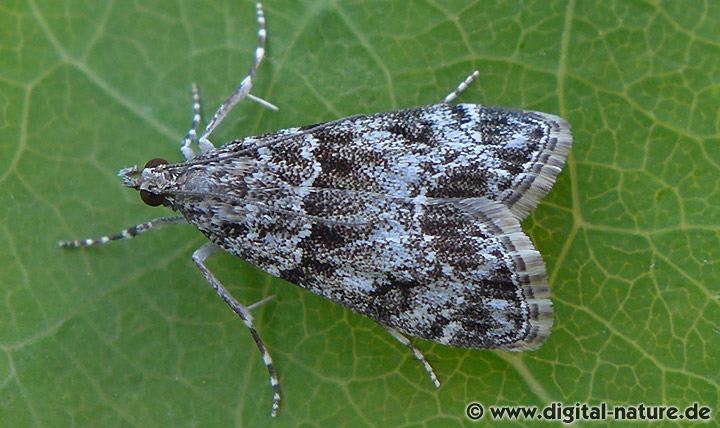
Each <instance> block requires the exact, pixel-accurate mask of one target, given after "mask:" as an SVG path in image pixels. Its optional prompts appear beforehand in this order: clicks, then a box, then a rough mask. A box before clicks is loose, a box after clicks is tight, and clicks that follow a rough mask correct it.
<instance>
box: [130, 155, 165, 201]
mask: <svg viewBox="0 0 720 428" xmlns="http://www.w3.org/2000/svg"><path fill="white" fill-rule="evenodd" d="M167 164H168V161H166V160H165V159H160V158H155V159H150V160H149V161H147V163H146V164H145V166H144V167H143V168H142V170H138V167H137V166H131V167H127V168H123V169H121V170H120V172H119V173H118V175H119V176H120V178H122V181H123V184H124V185H125V186H127V187H130V188H133V189H135V190H138V191H139V192H140V199H142V201H143V202H145V203H146V204H147V205H150V206H151V207H157V206H159V205H163V204H164V203H165V195H164V194H163V192H162V186H161V185H160V184H161V183H163V182H164V180H163V175H164V174H163V172H164V170H165V169H166V168H165V167H164V165H167Z"/></svg>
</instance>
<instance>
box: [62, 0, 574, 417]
mask: <svg viewBox="0 0 720 428" xmlns="http://www.w3.org/2000/svg"><path fill="white" fill-rule="evenodd" d="M257 21H258V26H259V31H258V39H259V43H258V47H257V49H256V53H255V58H254V62H253V65H252V67H251V69H250V71H249V73H248V75H247V76H246V77H245V78H244V79H243V80H242V82H241V83H240V85H239V86H238V88H237V89H236V91H235V92H234V93H233V94H232V95H231V96H230V97H229V98H228V99H227V100H226V101H225V102H224V103H223V104H222V105H221V106H220V108H219V109H218V111H217V112H216V113H215V115H214V117H213V118H212V120H211V121H210V122H209V124H208V125H207V127H206V128H205V130H204V132H203V133H202V134H201V135H200V137H199V138H198V136H197V131H196V130H197V127H198V126H199V123H200V98H199V95H198V90H197V86H193V99H194V103H193V111H194V115H193V121H192V127H191V130H190V131H189V132H188V134H187V136H186V138H185V139H184V140H183V142H182V145H181V152H182V153H183V155H184V157H185V161H183V162H178V163H168V162H167V161H165V160H162V159H153V160H151V161H149V162H148V163H147V164H146V165H145V166H144V167H143V168H142V169H138V168H137V167H130V168H125V169H123V170H121V171H120V176H121V177H122V180H123V183H124V184H125V185H126V186H128V187H131V188H133V189H136V190H138V191H139V192H140V196H141V198H142V200H143V201H144V202H146V203H147V204H149V205H153V206H156V205H164V206H166V207H168V208H171V209H172V210H174V211H178V212H179V213H180V214H182V216H178V217H163V218H159V219H155V220H152V221H150V222H147V223H144V224H141V225H137V226H133V227H131V228H129V229H126V230H124V231H123V232H121V233H120V234H117V235H112V236H105V237H102V238H98V239H86V240H80V241H63V242H61V246H64V247H78V246H88V245H93V244H98V243H105V242H108V241H112V240H115V239H122V238H129V237H132V236H135V235H137V234H139V233H142V232H144V231H146V230H149V229H151V228H152V227H154V226H158V225H165V224H169V223H177V222H189V223H190V224H192V225H194V226H195V227H197V228H198V229H199V230H200V231H201V232H202V233H203V234H205V235H206V236H207V237H208V239H209V241H210V242H209V243H207V244H205V245H203V246H202V247H201V248H200V249H198V250H197V251H196V252H195V253H194V254H193V257H192V258H193V261H194V262H195V263H196V264H197V266H198V268H199V269H200V271H201V272H202V274H203V275H204V276H205V278H206V279H207V280H208V282H209V283H210V284H211V285H212V286H213V288H214V289H215V290H216V291H217V293H218V294H219V295H220V296H221V297H222V299H223V300H224V301H225V302H226V303H227V304H228V305H229V306H230V307H231V308H232V309H233V311H235V313H236V314H237V315H238V316H240V318H241V319H242V320H243V321H244V323H245V324H246V325H247V327H248V328H249V329H250V332H251V334H252V336H253V338H254V340H255V342H256V344H257V346H258V348H259V349H260V352H261V354H262V357H263V360H264V362H265V364H266V366H267V369H268V371H269V374H270V382H271V385H272V387H273V390H274V398H273V406H272V415H273V416H275V415H276V414H277V411H278V408H279V403H280V393H279V384H278V380H277V376H276V374H275V370H274V368H273V365H272V359H271V358H270V354H269V352H268V351H267V348H266V347H265V345H264V343H263V341H262V340H261V338H260V335H259V334H258V332H257V330H256V329H255V327H254V325H253V319H252V316H251V315H250V311H249V309H248V307H246V306H244V305H242V304H241V303H240V302H238V301H237V300H235V299H234V298H233V297H232V296H231V295H230V293H229V292H228V291H227V290H226V289H225V287H224V286H223V285H222V284H221V283H220V281H218V280H217V278H215V276H214V275H213V274H212V273H211V272H210V271H209V270H208V269H207V268H206V267H205V264H204V262H205V260H206V259H207V257H209V256H210V255H211V254H212V253H213V252H215V251H216V250H218V249H223V250H225V251H227V252H229V253H231V254H234V255H236V256H238V257H240V258H242V259H244V260H247V261H248V262H250V263H252V264H254V265H255V266H257V267H259V268H261V269H263V270H264V271H266V272H268V273H270V274H271V275H274V276H278V277H280V278H283V279H285V280H288V281H290V282H292V283H295V284H297V285H298V286H300V287H303V288H305V289H307V290H309V291H311V292H313V293H315V294H318V295H320V296H324V297H326V298H328V299H330V300H332V301H334V302H337V303H339V304H342V305H344V306H346V307H348V308H351V309H353V310H355V311H357V312H359V313H361V314H364V315H366V316H368V317H370V318H372V319H374V320H375V321H377V322H378V323H379V324H381V325H383V326H384V327H386V328H387V329H388V331H389V332H390V333H391V334H392V335H393V336H394V337H396V338H397V339H398V340H400V341H401V342H402V343H403V344H405V345H406V346H408V347H409V348H410V349H411V350H412V351H413V352H414V354H415V356H416V357H417V358H418V359H419V360H420V361H421V362H422V363H423V365H424V366H425V369H426V370H427V371H428V373H429V374H430V377H431V379H432V380H433V382H434V383H435V384H436V385H439V382H438V381H437V377H436V376H435V374H434V372H433V370H432V368H431V367H430V365H429V364H428V362H427V361H426V360H425V358H424V357H423V356H422V354H421V353H420V351H418V350H417V349H416V348H415V347H414V346H413V345H412V343H411V342H410V341H409V340H408V339H407V338H406V337H405V336H404V334H406V335H410V336H413V337H418V338H423V339H427V340H432V341H434V342H438V343H441V344H444V345H450V346H457V347H464V348H498V349H505V350H513V351H524V350H532V349H535V348H537V347H538V346H540V344H542V342H543V341H544V340H545V338H546V337H547V336H548V334H549V333H550V328H551V325H552V304H551V302H550V300H549V296H550V292H549V288H548V284H547V278H546V273H545V267H544V264H543V261H542V258H541V256H540V253H538V251H537V250H536V249H535V247H534V246H533V244H532V242H531V241H530V239H529V238H528V237H527V236H526V235H525V233H523V231H522V230H521V228H520V221H521V220H522V219H523V218H525V217H526V216H527V215H528V213H529V212H530V211H531V210H532V209H533V208H534V207H535V206H536V205H537V204H538V202H539V201H540V199H541V198H542V197H543V196H544V195H545V194H546V193H547V192H548V191H549V190H550V188H551V187H552V185H553V183H554V181H555V178H556V177H557V175H558V173H559V172H560V170H561V168H562V166H563V164H564V162H565V159H566V157H567V154H568V151H569V149H570V146H571V144H572V137H571V134H570V127H569V125H568V123H567V122H565V121H564V120H563V119H561V118H560V117H557V116H554V115H551V114H547V113H540V112H531V111H518V110H506V109H498V108H488V107H483V106H481V105H477V104H451V102H452V101H454V100H455V99H456V98H457V96H458V95H459V93H460V92H461V91H463V90H464V89H465V88H466V87H467V86H468V84H469V83H470V82H471V81H472V80H473V79H474V78H476V77H477V75H478V73H477V72H475V73H473V74H472V75H471V76H470V77H468V78H467V79H466V80H465V81H463V82H462V83H461V84H460V86H458V88H457V89H456V90H455V91H453V92H452V93H451V94H450V95H448V96H447V97H446V98H445V99H444V100H443V101H442V102H440V103H438V104H434V105H428V106H424V107H415V108H410V109H406V110H398V111H391V112H387V113H378V114H372V115H357V116H352V117H348V118H344V119H339V120H335V121H332V122H326V123H321V124H316V125H311V126H305V127H297V128H290V129H284V130H281V131H277V132H273V133H269V134H265V135H260V136H254V137H247V138H243V139H240V140H235V141H231V142H229V143H228V144H225V145H224V146H221V147H219V148H215V147H214V146H213V144H212V143H211V142H210V141H209V137H210V134H211V133H212V132H213V130H214V129H215V128H216V127H217V126H218V125H219V124H220V123H221V122H222V120H223V118H224V117H225V115H226V114H227V113H228V112H229V111H230V110H231V109H232V107H233V106H234V105H235V104H237V103H238V102H239V101H240V100H241V99H243V98H245V97H249V98H251V99H254V100H255V101H258V102H260V103H262V104H264V105H266V106H271V107H272V105H271V104H269V103H267V102H266V101H264V100H262V99H259V98H257V97H254V96H252V95H250V89H251V87H252V81H253V78H254V75H255V71H256V70H257V67H258V65H259V64H260V61H261V60H262V58H263V56H264V44H265V38H266V31H265V18H264V14H263V9H262V6H261V5H260V4H259V3H258V4H257ZM193 143H196V144H197V146H198V147H199V149H200V153H199V154H197V155H196V153H195V152H194V150H193V148H192V145H193Z"/></svg>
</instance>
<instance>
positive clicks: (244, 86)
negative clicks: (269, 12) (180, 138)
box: [198, 2, 267, 153]
mask: <svg viewBox="0 0 720 428" xmlns="http://www.w3.org/2000/svg"><path fill="white" fill-rule="evenodd" d="M255 7H256V10H257V24H258V45H257V48H255V58H254V59H253V64H252V66H251V67H250V70H249V71H248V74H247V75H246V76H245V78H244V79H243V80H242V81H241V82H240V84H239V85H238V87H237V88H235V92H233V93H232V94H230V96H229V97H228V98H227V99H226V100H225V102H223V103H222V104H221V105H220V107H219V108H218V109H217V111H216V112H215V115H213V118H212V119H211V120H210V122H209V123H208V124H207V127H206V128H205V130H204V131H203V133H202V135H201V136H200V140H199V141H198V145H199V146H200V152H202V153H205V152H207V151H208V150H212V149H213V148H214V147H215V146H213V144H212V143H211V142H210V140H209V139H208V137H209V136H210V134H212V132H213V131H214V130H215V128H217V126H218V125H220V123H222V121H223V119H225V116H226V115H227V114H228V112H229V111H230V110H231V109H232V108H233V107H235V105H236V104H237V103H238V102H240V100H242V99H243V98H245V97H246V96H248V94H249V93H250V89H251V88H252V83H253V82H252V81H253V77H254V76H255V72H256V71H257V69H258V66H259V65H260V62H261V61H262V59H263V56H265V39H266V37H267V31H266V30H265V12H263V7H262V4H260V2H258V3H257V4H256V6H255Z"/></svg>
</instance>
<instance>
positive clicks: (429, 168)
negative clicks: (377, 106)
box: [221, 104, 572, 220]
mask: <svg viewBox="0 0 720 428" xmlns="http://www.w3.org/2000/svg"><path fill="white" fill-rule="evenodd" d="M317 126H318V125H314V127H317ZM312 128H313V127H303V128H291V129H287V130H283V131H279V132H276V133H273V134H267V135H261V136H258V137H250V138H246V139H244V140H240V141H237V142H233V143H230V144H229V145H227V146H225V147H227V150H233V151H237V152H240V153H243V152H244V153H253V152H254V151H255V150H257V152H255V153H256V154H257V158H258V160H261V161H262V162H263V173H264V174H267V176H268V177H269V178H270V177H275V178H277V179H278V180H281V181H284V182H287V183H292V184H295V185H305V186H313V187H321V188H328V189H348V190H362V191H372V192H376V193H380V194H385V195H394V196H403V197H413V196H416V195H424V196H427V197H433V198H475V197H485V198H489V199H492V200H495V201H499V202H502V203H503V204H505V205H506V206H508V207H509V208H510V210H511V211H512V213H513V214H514V215H515V216H516V217H518V218H519V219H521V220H522V219H523V218H525V217H526V216H527V214H528V213H529V212H530V211H531V210H532V209H533V208H535V206H536V205H537V204H538V202H539V201H540V199H541V198H542V197H543V196H544V195H545V194H546V193H547V192H548V191H549V190H550V188H551V187H552V185H553V183H554V182H555V178H556V177H557V175H558V174H559V172H560V170H561V169H562V166H563V164H564V162H565V159H566V157H567V154H568V151H569V149H570V146H571V143H572V137H571V135H570V127H569V125H568V123H567V122H566V121H565V120H563V119H562V118H560V117H557V116H553V115H550V114H547V113H540V112H529V111H521V110H506V109H497V108H488V107H483V106H480V105H475V104H456V105H452V104H436V105H431V106H425V107H416V108H412V109H407V110H398V111H393V112H387V113H378V114H373V115H367V116H355V117H351V118H348V119H346V120H340V121H336V122H332V123H331V124H329V125H328V126H322V125H321V127H320V129H318V130H314V131H312ZM308 129H310V130H311V132H310V133H309V134H304V135H298V136H297V137H295V138H289V139H287V140H284V141H282V142H280V143H278V144H272V141H273V140H274V139H276V138H278V137H287V136H289V135H296V134H298V133H299V132H302V131H303V130H308ZM268 142H271V143H270V144H268ZM225 147H223V148H222V149H225ZM222 149H221V150H222ZM310 160H312V162H311V163H312V165H313V167H314V168H315V169H314V170H312V171H310V170H307V169H306V168H307V167H308V166H309V163H310V162H309V161H310Z"/></svg>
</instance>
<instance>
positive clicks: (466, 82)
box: [442, 70, 480, 104]
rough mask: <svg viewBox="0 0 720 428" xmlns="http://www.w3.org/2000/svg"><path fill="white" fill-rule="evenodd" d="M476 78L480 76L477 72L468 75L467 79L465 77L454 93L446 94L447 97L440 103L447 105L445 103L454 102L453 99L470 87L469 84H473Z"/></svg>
mask: <svg viewBox="0 0 720 428" xmlns="http://www.w3.org/2000/svg"><path fill="white" fill-rule="evenodd" d="M478 76H480V72H479V71H477V70H475V71H473V72H472V73H470V75H469V76H468V77H466V78H465V80H463V81H462V82H460V84H459V85H458V87H457V88H455V90H454V91H452V92H450V93H449V94H448V96H447V97H445V99H444V100H443V101H442V102H444V103H446V104H447V103H451V102H453V101H455V99H456V98H457V97H458V96H459V95H460V93H461V92H462V91H464V90H465V89H467V87H468V86H470V84H471V83H472V82H473V80H475V79H477V78H478Z"/></svg>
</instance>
